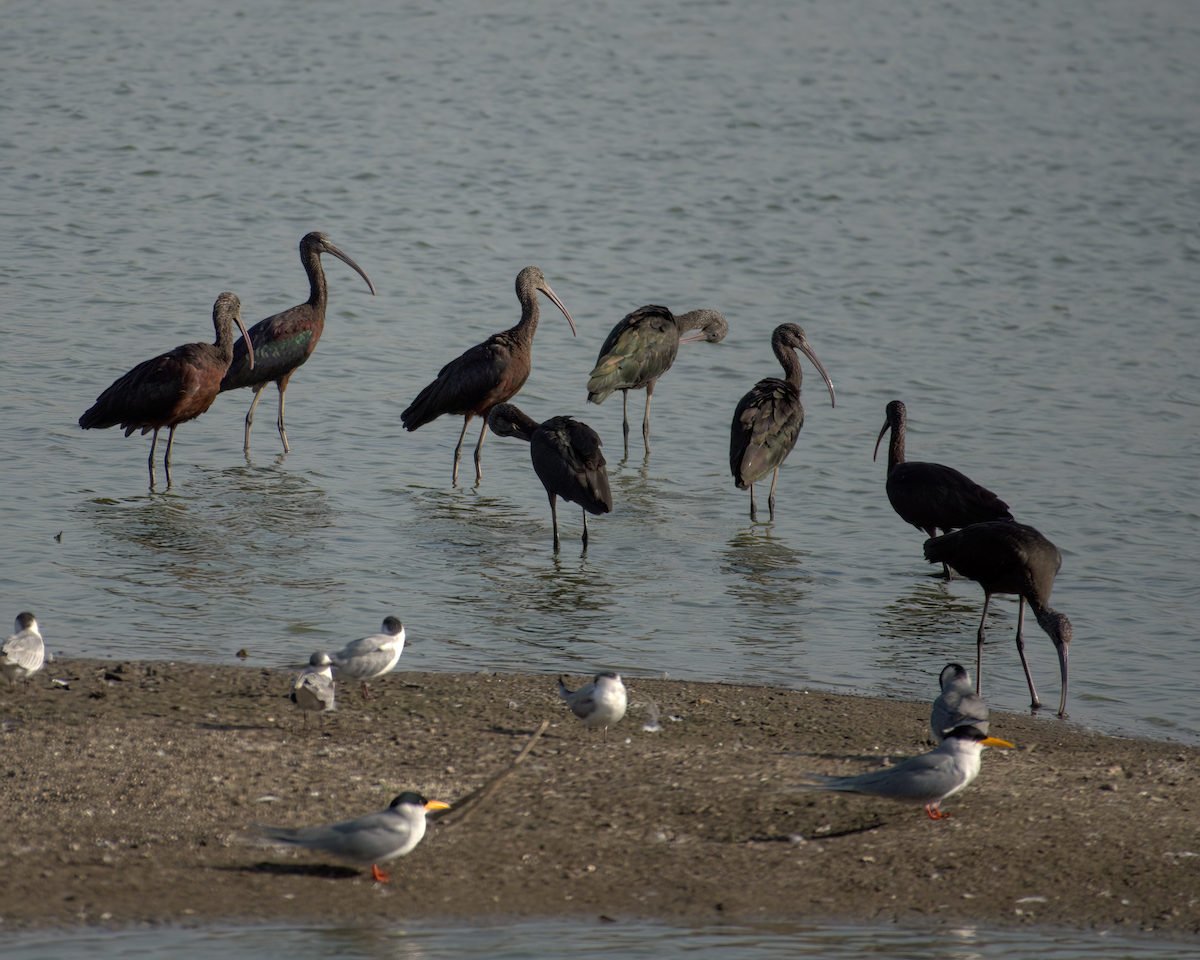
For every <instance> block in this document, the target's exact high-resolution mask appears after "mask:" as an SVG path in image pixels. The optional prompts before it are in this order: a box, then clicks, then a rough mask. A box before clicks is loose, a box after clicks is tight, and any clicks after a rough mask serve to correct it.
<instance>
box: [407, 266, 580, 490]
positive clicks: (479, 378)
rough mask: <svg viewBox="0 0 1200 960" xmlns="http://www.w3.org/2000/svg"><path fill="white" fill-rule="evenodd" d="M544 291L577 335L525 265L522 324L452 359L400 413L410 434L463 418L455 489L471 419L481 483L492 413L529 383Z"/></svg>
mask: <svg viewBox="0 0 1200 960" xmlns="http://www.w3.org/2000/svg"><path fill="white" fill-rule="evenodd" d="M539 290H540V291H541V292H542V293H544V294H545V295H546V296H547V297H549V298H550V300H551V302H553V304H554V305H555V306H556V307H558V309H559V310H561V311H562V313H563V316H564V317H566V318H567V323H569V324H570V325H571V333H573V334H575V335H576V336H578V334H577V333H576V331H575V321H574V320H572V319H571V314H569V313H568V312H567V308H566V307H564V306H563V302H562V301H561V300H559V299H558V297H557V295H555V293H554V291H553V290H551V289H550V284H548V283H547V282H546V277H545V275H544V274H543V273H542V271H541V270H539V269H538V268H537V267H526V268H525V269H524V270H522V271H521V272H520V273H518V274H517V299H518V300H519V301H521V319H520V321H519V322H518V323H517V325H516V326H515V327H510V328H509V329H508V330H502V331H501V332H500V333H494V334H492V335H491V336H490V337H488V338H487V339H486V340H485V341H483V343H477V344H476V345H475V346H473V347H471V349H469V350H468V351H467V352H466V353H464V354H462V355H461V356H459V357H456V358H455V359H453V360H451V361H450V362H449V363H448V364H446V365H445V366H444V367H442V369H441V370H440V371H438V375H437V379H436V380H434V381H433V383H431V384H429V386H427V387H426V388H425V389H424V390H422V391H421V392H420V393H419V394H417V398H416V399H415V400H414V401H413V402H412V403H410V404H409V405H408V408H407V409H406V410H405V411H404V412H403V413H401V414H400V421H401V422H402V423H403V424H404V429H405V430H416V429H417V427H420V426H423V425H424V424H426V423H429V422H430V421H432V420H436V419H437V418H438V417H440V416H441V415H442V414H443V413H449V414H451V415H453V416H460V417H462V418H463V428H462V433H461V434H459V437H458V446H456V447H455V448H454V472H453V473H452V474H451V483H452V484H453V485H454V486H458V461H459V457H461V455H462V445H463V438H464V437H466V435H467V426H468V425H469V424H470V422H471V418H472V417H474V416H476V415H478V416H479V417H481V418H482V419H483V429H482V430H480V431H479V443H477V444H476V445H475V483H476V484H477V485H478V483H479V481H480V480H482V479H483V469H482V468H481V466H480V457H481V453H482V449H483V438H484V436H485V435H486V434H487V429H488V422H487V415H488V411H490V410H491V409H492V407H494V406H495V405H496V404H498V403H503V402H504V401H505V400H509V399H511V398H512V397H514V396H516V395H517V391H519V390H520V389H521V387H523V386H524V385H525V381H526V380H528V379H529V371H530V365H531V358H532V353H533V335H534V333H535V332H536V331H537V325H538V300H537V294H538V291H539Z"/></svg>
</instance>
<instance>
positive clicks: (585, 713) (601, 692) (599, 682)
mask: <svg viewBox="0 0 1200 960" xmlns="http://www.w3.org/2000/svg"><path fill="white" fill-rule="evenodd" d="M558 693H559V696H561V697H562V698H563V700H564V701H566V704H567V706H568V707H570V708H571V712H572V713H573V714H575V716H577V717H578V718H579V719H580V720H582V721H583V725H584V727H586V728H587V729H588V730H594V729H595V728H596V727H601V728H602V729H603V730H604V739H605V740H607V739H608V728H609V727H611V726H615V725H616V724H617V723H618V722H619V721H620V720H621V718H622V717H623V716H625V707H626V703H627V696H626V692H625V683H624V681H622V680H621V678H620V676H618V675H617V674H615V673H598V674H596V676H595V677H594V678H593V679H592V682H591V683H585V684H584V685H583V686H582V687H580V688H579V689H578V690H568V689H567V685H566V684H565V683H563V679H562V677H559V678H558Z"/></svg>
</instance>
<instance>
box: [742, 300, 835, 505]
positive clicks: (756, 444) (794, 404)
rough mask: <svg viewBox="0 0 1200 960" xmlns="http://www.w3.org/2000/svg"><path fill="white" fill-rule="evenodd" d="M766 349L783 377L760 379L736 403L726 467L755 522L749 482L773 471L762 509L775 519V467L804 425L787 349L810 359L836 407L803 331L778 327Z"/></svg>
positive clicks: (795, 370)
mask: <svg viewBox="0 0 1200 960" xmlns="http://www.w3.org/2000/svg"><path fill="white" fill-rule="evenodd" d="M771 349H772V350H774V351H775V356H776V357H778V358H779V363H780V365H781V366H782V367H783V370H784V373H785V374H786V378H785V379H783V380H780V379H779V378H778V377H766V378H764V379H762V380H759V381H758V383H756V384H755V385H754V389H753V390H751V391H750V392H749V393H747V394H746V395H745V396H744V397H742V399H741V400H740V401H739V402H738V405H737V409H736V410H734V412H733V425H732V428H731V430H730V438H729V469H730V470H731V471H732V472H733V479H734V482H735V483H736V484H737V488H738V489H739V490H745V489H746V488H747V487H749V488H750V519H751V521H753V520H756V519H757V512H756V511H755V508H754V481H756V480H758V479H759V478H760V477H764V476H766V474H767V473H768V472H770V471H772V470H773V471H775V473H774V476H772V477H771V493H770V495H769V496H768V497H767V506H768V507H769V508H770V511H771V520H774V519H775V481H776V480H778V479H779V467H780V465H781V464H782V463H783V461H784V459H785V458H786V457H787V455H788V454H789V453H791V452H792V447H794V446H795V445H796V440H797V439H798V438H799V436H800V428H801V427H803V426H804V405H803V404H802V403H801V402H800V381H801V379H802V376H803V375H802V374H801V372H800V358H799V357H797V356H796V354H794V353H793V352H792V351H793V350H800V351H802V352H803V353H804V355H805V356H806V357H808V359H809V360H811V361H812V364H813V366H814V367H816V368H817V372H818V373H819V374H821V377H822V379H824V381H825V383H826V385H827V386H828V387H829V401H830V404H831V405H832V406H837V401H836V400H835V398H834V395H833V381H832V380H830V379H829V374H827V373H826V372H825V368H824V367H823V366H821V361H820V360H818V359H817V355H816V354H815V353H813V349H812V347H810V346H809V345H808V340H806V339H805V337H804V331H803V330H801V329H800V328H799V327H798V326H797V325H796V324H794V323H783V324H780V325H779V326H778V327H776V328H775V332H774V333H773V334H772V335H771Z"/></svg>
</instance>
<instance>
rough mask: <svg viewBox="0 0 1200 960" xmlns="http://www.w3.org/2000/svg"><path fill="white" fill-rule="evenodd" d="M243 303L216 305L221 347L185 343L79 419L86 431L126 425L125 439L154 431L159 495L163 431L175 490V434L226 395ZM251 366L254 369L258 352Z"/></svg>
mask: <svg viewBox="0 0 1200 960" xmlns="http://www.w3.org/2000/svg"><path fill="white" fill-rule="evenodd" d="M241 307H242V305H241V301H239V300H238V298H237V297H235V296H234V295H233V294H232V293H223V294H221V295H220V296H219V297H217V302H216V303H215V304H213V326H214V327H215V328H216V331H217V342H216V343H185V344H184V345H183V346H181V347H176V348H175V349H174V350H171V351H170V352H169V353H164V354H162V355H161V356H158V357H155V358H154V359H153V360H147V361H145V362H144V363H139V364H138V365H137V366H136V367H134V368H133V369H132V370H130V371H129V372H128V373H127V374H125V376H123V377H121V378H120V379H119V380H117V381H116V382H114V383H113V385H112V386H110V387H109V388H108V389H107V390H105V391H104V392H103V393H102V394H100V396H99V397H97V398H96V402H95V403H94V404H92V406H91V408H90V409H89V410H88V411H87V413H85V414H84V415H83V416H82V417H80V418H79V425H80V426H81V427H82V428H83V429H84V430H92V429H101V430H102V429H105V428H107V427H115V426H117V425H120V426H122V427H124V428H125V436H129V435H130V434H131V433H133V431H134V430H139V429H140V430H141V431H142V433H143V434H145V433H148V432H149V431H151V430H153V431H154V440H153V441H151V443H150V489H151V490H153V489H154V449H155V447H157V446H158V431H159V430H160V429H161V428H163V427H170V428H171V432H170V434H169V435H168V437H167V455H166V457H165V458H164V460H163V465H164V466H165V467H166V471H167V488H168V489H170V486H171V446H172V445H173V444H174V443H175V428H176V427H177V426H179V425H180V424H181V423H185V422H186V421H188V420H192V419H195V418H196V417H198V416H200V414H202V413H203V412H204V411H205V410H207V409H208V408H209V407H211V406H212V404H213V401H214V400H216V399H217V394H218V393H220V391H221V378H222V377H223V376H225V371H226V370H228V369H229V363H230V361H231V360H232V359H233V325H234V323H236V324H237V325H238V328H239V329H240V330H241V331H242V336H243V337H244V336H245V335H246V325H245V324H243V323H242V314H241ZM247 362H248V363H249V364H250V365H251V366H253V365H254V351H253V350H251V351H250V353H249V355H248V360H247Z"/></svg>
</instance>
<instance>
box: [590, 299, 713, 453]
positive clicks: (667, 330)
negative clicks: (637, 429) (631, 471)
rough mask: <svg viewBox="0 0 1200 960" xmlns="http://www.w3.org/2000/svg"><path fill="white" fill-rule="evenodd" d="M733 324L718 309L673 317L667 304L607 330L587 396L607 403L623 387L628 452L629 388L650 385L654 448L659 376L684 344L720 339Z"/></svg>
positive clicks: (646, 425) (645, 432)
mask: <svg viewBox="0 0 1200 960" xmlns="http://www.w3.org/2000/svg"><path fill="white" fill-rule="evenodd" d="M728 332H729V324H728V323H727V322H726V320H725V318H724V317H723V316H721V315H720V314H719V313H717V311H715V310H693V311H691V312H690V313H685V314H682V315H681V316H678V317H677V316H675V314H673V313H671V311H670V310H668V309H667V308H666V307H659V306H655V305H654V304H647V305H646V306H644V307H639V308H638V309H637V310H634V311H633V313H631V314H629V316H627V317H625V319H623V320H622V321H621V322H620V323H618V324H617V325H616V326H615V327H613V328H612V330H611V331H609V334H608V337H607V338H606V339H605V341H604V344H603V346H601V347H600V355H599V356H598V357H597V358H596V366H595V367H594V368H593V370H592V373H591V379H589V380H588V385H587V389H588V401H589V402H590V403H603V402H604V401H605V399H606V398H607V397H608V395H609V394H610V393H612V392H613V391H614V390H620V391H621V429H622V431H624V434H625V455H626V456H628V455H629V391H630V390H641V389H642V388H643V387H644V388H645V390H646V413H645V416H644V417H643V418H642V439H643V440H644V441H645V444H646V453H649V452H650V398H651V397H652V396H653V395H654V385H655V384H656V383H657V382H658V378H659V377H661V376H662V375H663V374H664V373H666V372H667V371H668V370H670V369H671V364H673V363H674V362H675V355H676V354H677V353H678V352H679V345H680V344H681V343H699V342H700V341H708V342H709V343H719V342H720V341H721V340H724V339H725V334H726V333H728Z"/></svg>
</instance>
